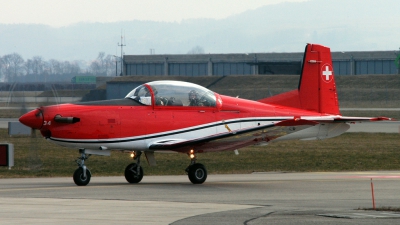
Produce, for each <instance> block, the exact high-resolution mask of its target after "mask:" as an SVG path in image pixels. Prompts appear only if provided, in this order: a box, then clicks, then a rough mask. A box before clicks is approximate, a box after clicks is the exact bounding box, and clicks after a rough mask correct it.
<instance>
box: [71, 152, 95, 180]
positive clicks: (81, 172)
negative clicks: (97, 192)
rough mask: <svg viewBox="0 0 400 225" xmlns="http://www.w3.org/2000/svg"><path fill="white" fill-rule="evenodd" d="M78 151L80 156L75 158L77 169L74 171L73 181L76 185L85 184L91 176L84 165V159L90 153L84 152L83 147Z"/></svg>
mask: <svg viewBox="0 0 400 225" xmlns="http://www.w3.org/2000/svg"><path fill="white" fill-rule="evenodd" d="M79 153H81V156H80V157H78V159H77V160H76V163H77V164H78V169H76V170H75V172H74V182H75V184H76V185H78V186H86V185H87V184H88V183H89V182H90V178H91V177H92V174H91V173H90V170H89V169H88V168H87V167H86V166H85V160H87V159H88V158H89V156H90V155H87V154H86V153H85V149H79Z"/></svg>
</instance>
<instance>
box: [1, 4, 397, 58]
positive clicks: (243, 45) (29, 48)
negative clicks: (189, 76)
mask: <svg viewBox="0 0 400 225" xmlns="http://www.w3.org/2000/svg"><path fill="white" fill-rule="evenodd" d="M398 5H399V3H398V1H397V0H385V1H384V2H381V1H370V0H366V1H364V0H350V1H348V0H334V1H333V0H311V1H307V2H286V3H281V4H276V5H267V6H264V7H261V8H258V9H255V10H250V11H246V12H244V13H241V14H238V15H234V16H231V17H228V18H226V19H222V20H213V19H193V20H185V21H182V22H181V23H177V22H175V23H167V22H152V21H126V22H115V23H78V24H74V25H71V26H66V27H61V28H53V27H49V26H45V25H26V24H25V25H24V24H14V25H4V24H0V45H1V48H0V56H2V55H5V54H9V53H13V52H17V53H19V54H21V55H22V56H23V58H24V59H27V58H31V57H33V56H37V55H38V56H43V57H44V58H45V59H46V60H48V59H52V58H54V59H57V60H81V59H83V60H92V59H95V58H96V57H97V54H98V53H99V52H101V51H104V52H106V53H107V54H112V55H114V54H116V55H119V54H120V52H119V51H120V49H119V48H117V43H118V42H121V29H122V30H123V33H124V34H125V37H126V46H125V47H124V52H125V54H149V52H150V49H154V50H155V54H186V53H187V52H188V51H189V50H191V49H192V48H193V47H195V46H200V47H202V48H203V49H204V52H205V53H247V52H249V53H250V52H302V51H303V48H304V46H305V44H306V43H310V42H312V43H320V44H323V45H327V46H329V47H331V49H332V51H373V50H398V48H399V46H400V43H399V42H398V40H399V39H398V37H399V36H400V23H398V15H399V10H398V9H399V7H398ZM124 10H129V9H124Z"/></svg>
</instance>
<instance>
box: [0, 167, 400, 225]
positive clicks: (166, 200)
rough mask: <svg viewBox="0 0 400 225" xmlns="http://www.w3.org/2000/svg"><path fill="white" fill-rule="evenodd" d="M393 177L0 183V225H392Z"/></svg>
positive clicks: (396, 217)
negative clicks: (378, 209) (386, 209)
mask: <svg viewBox="0 0 400 225" xmlns="http://www.w3.org/2000/svg"><path fill="white" fill-rule="evenodd" d="M370 178H373V183H374V188H375V198H376V205H377V206H378V207H381V206H387V207H389V206H391V207H400V195H399V193H400V171H390V172H353V173H350V172H349V173H278V172H277V173H255V174H239V175H209V177H208V179H207V181H206V183H204V184H202V185H193V184H191V183H190V182H189V181H188V179H187V176H145V177H144V178H143V181H142V182H141V183H140V184H136V185H131V184H128V183H126V182H125V179H124V178H123V177H92V181H91V183H90V184H89V185H88V186H86V187H77V186H75V185H74V184H73V181H72V178H70V177H69V178H28V179H27V178H25V179H0V218H1V224H173V225H178V224H189V225H190V224H247V225H250V224H251V225H254V224H398V223H399V222H400V214H399V213H393V212H376V211H364V210H357V209H358V208H371V207H372V200H371V183H370Z"/></svg>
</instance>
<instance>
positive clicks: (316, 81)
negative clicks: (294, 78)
mask: <svg viewBox="0 0 400 225" xmlns="http://www.w3.org/2000/svg"><path fill="white" fill-rule="evenodd" d="M259 101H260V102H263V103H269V104H277V105H284V106H289V107H295V108H301V109H305V110H311V111H315V112H319V113H326V114H335V115H339V114H340V111H339V102H338V98H337V92H336V83H335V78H334V75H333V66H332V57H331V51H330V49H329V48H328V47H325V46H322V45H317V44H307V46H306V50H305V54H304V59H303V69H302V72H301V76H300V82H299V87H298V89H297V90H293V91H289V92H285V93H282V94H279V95H276V96H272V97H270V98H265V99H261V100H259Z"/></svg>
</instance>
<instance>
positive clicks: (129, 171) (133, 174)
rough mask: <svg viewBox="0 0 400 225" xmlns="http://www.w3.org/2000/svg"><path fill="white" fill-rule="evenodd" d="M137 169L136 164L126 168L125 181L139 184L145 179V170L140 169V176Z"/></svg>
mask: <svg viewBox="0 0 400 225" xmlns="http://www.w3.org/2000/svg"><path fill="white" fill-rule="evenodd" d="M137 167H138V165H137V164H136V163H131V164H129V165H128V166H127V167H126V168H125V179H126V181H128V182H129V183H131V184H133V183H139V182H140V181H141V180H142V179H143V168H142V167H141V166H140V167H139V171H140V172H139V174H137Z"/></svg>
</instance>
